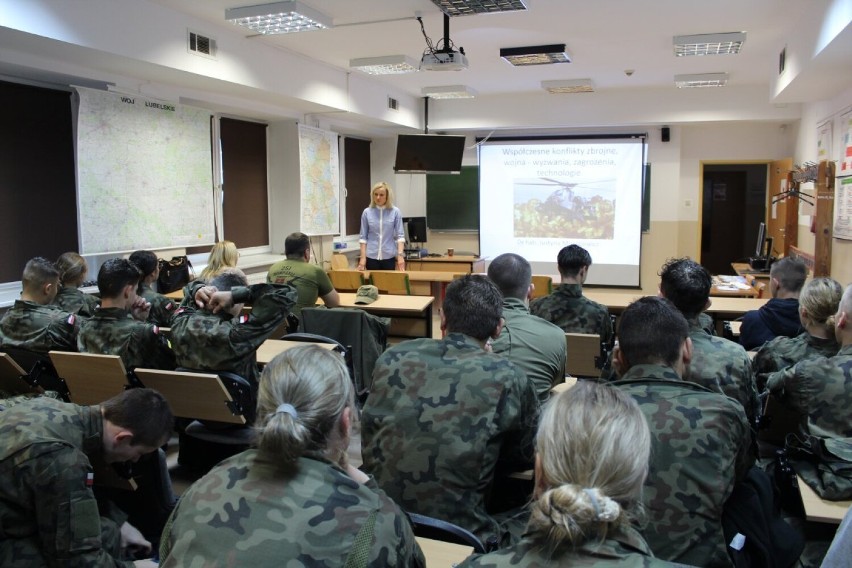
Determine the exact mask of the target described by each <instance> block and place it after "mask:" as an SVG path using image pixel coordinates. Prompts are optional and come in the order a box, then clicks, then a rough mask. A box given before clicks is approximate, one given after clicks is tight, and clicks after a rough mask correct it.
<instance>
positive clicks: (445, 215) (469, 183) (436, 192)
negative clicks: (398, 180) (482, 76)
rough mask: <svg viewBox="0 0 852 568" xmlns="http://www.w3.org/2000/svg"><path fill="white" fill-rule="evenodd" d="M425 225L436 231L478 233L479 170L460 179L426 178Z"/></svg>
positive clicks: (464, 171)
mask: <svg viewBox="0 0 852 568" xmlns="http://www.w3.org/2000/svg"><path fill="white" fill-rule="evenodd" d="M426 224H427V225H428V226H429V228H430V229H431V230H433V231H478V230H479V166H462V169H461V173H460V174H458V175H452V174H449V175H441V174H427V176H426Z"/></svg>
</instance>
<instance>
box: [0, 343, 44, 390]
mask: <svg viewBox="0 0 852 568" xmlns="http://www.w3.org/2000/svg"><path fill="white" fill-rule="evenodd" d="M26 376H27V372H26V371H24V370H23V369H22V368H21V366H20V365H18V364H17V363H16V362H15V360H14V359H12V357H10V356H9V354H8V353H0V390H2V391H3V392H5V393H7V394H10V395H16V394H29V393H35V392H37V391H36V389H34V388H32V387H31V386H30V385H29V384H28V383H27V381H26Z"/></svg>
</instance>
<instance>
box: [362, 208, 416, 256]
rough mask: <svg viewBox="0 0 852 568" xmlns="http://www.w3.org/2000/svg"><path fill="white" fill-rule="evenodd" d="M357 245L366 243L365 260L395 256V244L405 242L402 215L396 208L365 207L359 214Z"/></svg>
mask: <svg viewBox="0 0 852 568" xmlns="http://www.w3.org/2000/svg"><path fill="white" fill-rule="evenodd" d="M358 242H359V243H366V245H367V258H374V259H376V260H385V259H388V258H394V257H395V256H396V255H397V252H398V250H397V246H396V244H397V243H400V242H401V243H404V242H405V231H403V229H402V214H401V213H400V212H399V209H397V208H396V207H367V208H366V209H364V212H363V213H361V234H360V236H359V239H358Z"/></svg>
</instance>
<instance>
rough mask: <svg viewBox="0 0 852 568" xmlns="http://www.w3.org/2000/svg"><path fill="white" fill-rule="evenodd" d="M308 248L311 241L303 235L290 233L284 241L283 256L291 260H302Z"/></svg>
mask: <svg viewBox="0 0 852 568" xmlns="http://www.w3.org/2000/svg"><path fill="white" fill-rule="evenodd" d="M310 246H311V240H310V238H308V235H306V234H305V233H290V234H289V235H287V238H286V239H284V255H285V256H286V257H287V258H289V259H291V260H296V259H301V258H304V257H305V251H306V250H308V248H310Z"/></svg>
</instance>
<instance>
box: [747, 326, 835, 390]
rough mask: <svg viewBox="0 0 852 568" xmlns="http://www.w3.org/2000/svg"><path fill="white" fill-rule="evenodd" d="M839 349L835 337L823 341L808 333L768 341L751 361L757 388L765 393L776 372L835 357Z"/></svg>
mask: <svg viewBox="0 0 852 568" xmlns="http://www.w3.org/2000/svg"><path fill="white" fill-rule="evenodd" d="M839 349H840V345H839V344H838V343H837V340H836V339H835V338H834V337H830V338H828V339H823V338H821V337H814V336H813V335H811V334H810V333H808V332H807V331H806V332H804V333H800V334H799V335H797V336H796V337H784V336H779V337H776V338H775V339H772V340H770V341H767V342H766V343H764V344H763V347H761V348H760V349H758V350H757V353H756V354H755V356H754V359H752V360H751V368H752V369H753V370H754V375H755V379H756V381H757V388H758V390H759V391H763V390H764V389H765V388H766V381H767V379H768V378H769V375H770V374H772V373H775V372H776V371H781V370H782V369H786V368H787V367H792V366H793V365H795V364H796V363H798V362H799V361H804V360H806V359H814V358H817V357H833V356H835V355H836V354H837V351H838V350H839Z"/></svg>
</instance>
